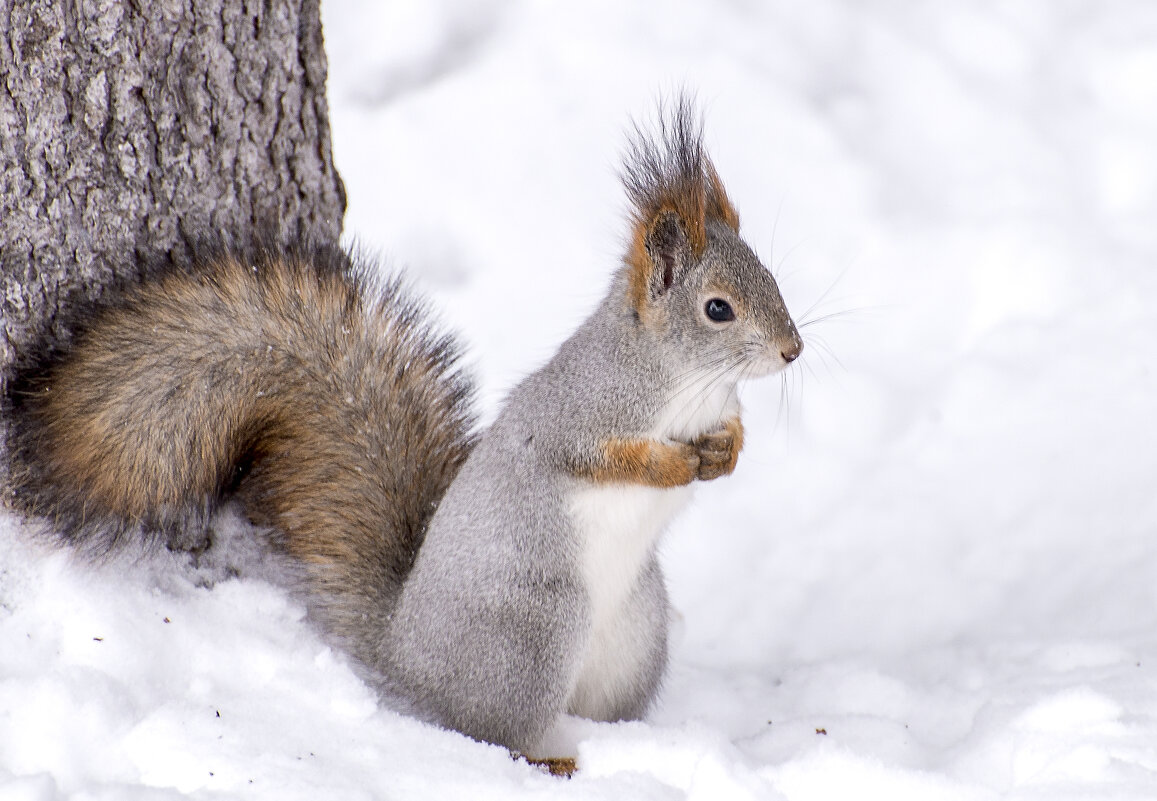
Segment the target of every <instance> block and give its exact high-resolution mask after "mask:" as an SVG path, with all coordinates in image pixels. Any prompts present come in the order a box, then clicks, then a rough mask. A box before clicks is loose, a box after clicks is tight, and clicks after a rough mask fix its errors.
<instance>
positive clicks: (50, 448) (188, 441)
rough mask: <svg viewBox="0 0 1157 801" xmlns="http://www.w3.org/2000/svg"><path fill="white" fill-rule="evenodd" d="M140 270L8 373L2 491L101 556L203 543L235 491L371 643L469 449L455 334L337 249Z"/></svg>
mask: <svg viewBox="0 0 1157 801" xmlns="http://www.w3.org/2000/svg"><path fill="white" fill-rule="evenodd" d="M143 272H144V273H145V277H144V278H142V279H141V280H139V281H137V282H133V283H130V284H129V285H128V286H127V287H125V288H122V289H121V290H120V291H118V292H116V293H114V294H113V296H112V298H111V299H110V300H108V301H106V302H104V303H102V304H100V305H98V306H96V307H88V308H81V309H79V310H74V312H73V316H74V318H75V319H76V320H77V323H78V324H77V326H75V331H74V334H73V336H72V340H71V342H70V343H69V344H67V345H66V346H64V347H63V348H61V349H59V350H58V351H57V352H55V353H51V354H48V355H45V354H41V355H40V358H38V359H34V360H33V361H34V363H33V364H31V365H28V366H25V367H24V368H23V369H21V370H20V371H19V372H18V373H17V374H16V376H15V378H14V380H13V381H12V382H11V386H10V390H9V392H8V398H7V406H8V409H7V411H8V417H9V421H10V425H9V432H8V440H9V441H8V453H9V458H10V461H11V464H10V469H9V474H10V483H11V488H10V489H11V497H12V499H13V502H14V504H15V505H16V506H17V507H18V508H19V509H20V510H22V511H24V512H26V513H30V514H35V515H38V516H40V517H44V518H47V519H48V520H50V521H51V523H52V524H53V528H54V530H56V531H58V532H60V533H61V534H62V535H63V536H64V537H65V538H67V539H68V540H69V541H71V542H73V543H74V544H76V545H78V546H80V547H82V548H83V549H85V550H87V551H88V552H90V553H99V552H101V551H103V550H107V549H108V548H111V547H114V546H115V545H116V544H117V542H119V541H120V540H123V539H126V538H128V537H134V536H140V535H141V534H143V535H145V536H150V537H154V538H164V539H169V540H174V541H175V540H181V539H186V540H187V538H188V537H189V536H190V534H189V533H188V532H190V531H191V532H192V535H191V536H193V537H197V536H198V532H199V531H203V530H204V526H205V524H206V521H207V519H208V517H209V516H210V515H211V514H212V512H213V510H214V509H215V508H216V507H217V506H218V505H219V504H220V503H221V502H222V501H223V500H225V499H227V498H229V497H236V498H238V499H240V501H241V503H242V505H243V508H244V510H245V512H246V513H247V515H248V516H249V517H250V518H251V519H252V520H253V521H254V522H255V523H258V524H260V525H262V526H265V527H268V528H269V529H270V530H271V532H273V535H274V536H275V537H276V538H277V540H278V543H279V544H280V545H281V546H282V547H283V548H284V549H285V550H286V551H287V552H288V553H289V554H290V555H291V556H293V557H295V559H296V560H297V561H299V562H300V563H301V564H302V566H303V567H304V570H305V574H306V577H307V579H306V580H307V583H308V589H307V594H308V598H309V601H310V606H311V613H312V614H313V615H314V616H315V617H316V618H319V620H320V622H321V623H322V625H323V626H324V627H325V629H326V630H328V631H329V632H330V633H331V634H332V635H333V636H335V637H336V638H338V639H339V640H341V641H342V642H344V643H347V647H349V648H350V649H351V650H352V651H354V653H355V656H358V657H359V658H361V657H363V656H365V654H363V653H360V651H362V650H363V649H362V648H361V647H360V646H359V645H358V643H359V641H360V640H359V636H358V635H360V634H361V633H362V632H363V630H364V628H365V625H366V621H365V619H364V618H365V615H367V614H370V615H371V616H372V617H373V618H374V621H373V622H374V623H376V624H377V625H378V626H379V628H380V627H382V626H384V618H385V617H386V616H387V615H388V614H389V608H390V605H391V603H392V601H393V600H394V599H396V597H397V595H398V592H399V590H400V587H401V584H402V581H403V580H404V578H405V576H406V574H407V573H408V572H409V569H410V566H411V564H412V561H413V558H414V555H415V554H416V553H417V550H418V548H419V547H420V545H421V540H422V537H423V536H424V533H425V530H426V527H427V525H428V523H429V519H430V517H431V515H432V514H433V510H434V508H435V507H436V505H437V503H438V500H439V499H440V498H441V496H442V494H443V493H444V492H445V489H446V487H447V486H449V483H450V481H451V480H452V479H453V477H454V475H455V474H456V473H457V471H458V469H459V467H460V466H461V464H462V462H463V461H464V459H465V458H466V455H467V454H468V453H469V451H470V449H471V447H472V446H473V437H472V435H471V433H470V431H471V428H472V425H473V413H472V411H471V395H472V388H471V385H470V383H469V381H468V380H467V379H466V378H465V377H464V376H463V375H462V374H461V373H460V372H459V371H458V370H457V368H456V366H457V361H458V348H457V346H456V345H455V343H454V342H453V341H452V340H451V339H450V338H449V337H448V336H446V335H443V334H440V333H438V332H437V331H435V330H434V328H433V327H432V326H431V324H430V322H429V317H430V315H429V314H428V312H427V310H426V309H425V308H423V306H422V305H421V304H420V303H419V302H418V301H416V300H415V299H413V298H411V297H410V296H409V294H408V293H407V292H406V291H405V290H404V288H403V287H402V286H400V284H399V282H398V281H397V280H396V279H395V280H392V281H387V282H381V281H379V280H378V279H376V278H374V277H373V274H372V265H370V264H368V263H365V262H359V261H356V260H355V259H353V258H352V257H351V256H350V255H348V254H347V253H346V252H345V251H343V250H342V249H340V248H339V247H337V246H336V245H330V244H324V243H299V244H297V245H295V246H292V247H289V248H284V247H280V246H273V245H269V244H256V245H254V246H252V247H250V248H248V249H244V250H236V249H227V248H224V247H221V246H216V245H210V246H203V247H201V248H200V249H199V250H198V251H197V252H196V254H195V256H194V258H193V259H192V262H191V263H190V264H189V265H186V266H178V265H176V264H172V263H166V262H163V263H161V264H160V265H157V266H154V267H151V268H150V269H147V270H144V271H143ZM182 544H184V545H188V543H187V542H184V543H182Z"/></svg>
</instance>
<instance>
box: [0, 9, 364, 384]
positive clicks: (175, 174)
mask: <svg viewBox="0 0 1157 801" xmlns="http://www.w3.org/2000/svg"><path fill="white" fill-rule="evenodd" d="M325 81H326V60H325V53H324V50H323V47H322V35H321V22H320V18H319V10H318V0H0V267H2V270H3V272H2V277H0V281H2V284H0V314H2V323H3V326H2V327H3V339H2V340H0V374H3V373H6V372H7V368H8V367H9V366H11V365H12V364H13V361H14V359H16V358H17V357H18V356H20V354H21V349H22V348H24V347H27V346H28V343H30V342H37V341H39V342H43V341H44V339H43V337H44V336H45V335H48V336H49V337H50V338H56V337H59V336H62V335H64V334H65V333H66V332H63V331H59V330H57V326H58V324H57V322H56V316H57V312H58V310H59V308H60V307H61V304H62V303H64V302H69V301H70V300H71V299H75V298H77V297H78V296H79V297H90V298H91V297H96V296H98V295H99V294H100V292H101V289H102V287H105V286H107V285H108V284H109V282H110V281H112V280H113V279H114V277H115V276H117V275H118V274H122V273H124V272H126V271H129V270H132V269H133V263H134V261H135V257H137V256H141V255H144V254H156V253H158V252H161V253H170V254H172V255H174V256H175V257H176V258H178V259H179V258H181V257H182V255H183V254H187V252H188V245H189V243H190V242H191V241H193V240H194V239H196V238H198V237H200V236H204V234H205V233H206V232H216V233H218V234H223V235H224V236H226V237H229V238H232V239H235V240H243V239H245V238H247V237H248V236H249V235H251V233H252V232H253V231H254V230H255V229H258V228H261V229H264V230H267V231H274V232H276V233H277V235H279V236H280V237H281V238H282V239H288V238H291V237H294V236H300V235H313V236H324V237H334V238H335V237H337V236H338V235H339V234H340V232H341V218H342V214H343V212H344V209H345V194H344V190H343V188H342V185H341V180H340V178H339V177H338V175H337V172H336V171H335V169H334V166H333V157H332V152H331V142H330V131H329V121H328V109H327V106H326V97H325ZM2 384H3V380H2V379H0V388H2Z"/></svg>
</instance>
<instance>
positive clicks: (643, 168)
mask: <svg viewBox="0 0 1157 801" xmlns="http://www.w3.org/2000/svg"><path fill="white" fill-rule="evenodd" d="M622 178H623V184H624V186H625V187H626V190H627V197H628V198H629V199H630V201H631V205H632V214H631V218H632V219H631V222H632V236H631V247H630V249H629V251H628V253H627V257H626V260H627V263H628V265H629V266H630V270H631V287H632V290H631V295H632V297H631V300H632V304H633V305H634V307H635V310H636V311H640V312H641V311H642V309H643V304H645V303H646V302H647V301H648V300H649V298H650V297H653V296H654V295H652V292H654V290H655V288H656V287H660V288H661V289H663V290H665V289H669V288H670V287H671V285H672V283H673V282H675V281H678V280H679V279H680V267H683V268H686V267H688V266H690V264H691V263H692V262H693V261H694V259H697V258H699V257H700V256H702V255H703V251H704V249H705V248H706V247H707V223H708V222H710V221H720V222H722V223H724V224H726V225H727V226H729V227H730V228H731V229H732V230H734V231H738V230H739V215H738V214H737V213H736V212H735V208H734V206H732V205H731V201H730V200H728V198H727V193H726V191H724V189H723V182H722V181H721V180H720V179H719V175H718V173H716V172H715V167H714V166H713V165H712V164H711V160H710V158H708V156H707V154H706V152H705V151H704V149H703V122H702V118H701V116H700V115H699V113H698V112H697V111H696V110H695V104H694V102H693V100H692V99H691V98H690V97H688V96H687V95H686V94H679V95H678V96H677V97H676V98H675V101H674V103H673V104H672V105H671V107H670V108H668V107H667V106H666V104H664V103H663V102H662V101H660V103H659V114H658V121H657V124H656V125H655V127H654V129H653V130H646V129H644V128H643V127H641V126H640V125H639V124H638V123H636V124H635V130H634V136H633V137H632V138H631V141H630V144H629V146H628V148H627V154H626V158H625V159H624V162H623V168H622ZM674 231H677V232H678V235H679V237H680V240H679V241H680V242H682V243H683V247H684V251H678V252H676V250H674V249H672V248H671V247H670V246H669V245H670V241H671V237H672V236H674V233H673V232H674ZM664 243H666V244H664ZM668 256H672V258H668ZM656 272H657V273H658V279H659V280H653V276H654V275H655V274H656Z"/></svg>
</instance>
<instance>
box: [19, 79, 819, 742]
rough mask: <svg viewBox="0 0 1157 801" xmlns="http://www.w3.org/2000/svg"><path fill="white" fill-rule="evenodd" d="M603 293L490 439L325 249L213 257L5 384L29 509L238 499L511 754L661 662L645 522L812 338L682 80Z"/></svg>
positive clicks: (405, 306)
mask: <svg viewBox="0 0 1157 801" xmlns="http://www.w3.org/2000/svg"><path fill="white" fill-rule="evenodd" d="M623 178H624V183H625V186H626V190H627V194H628V197H629V199H630V201H631V206H632V217H631V220H630V240H629V244H628V249H627V252H626V255H625V257H624V259H623V263H622V265H621V267H620V268H619V269H618V270H617V271H616V272H615V274H614V277H613V279H612V281H611V285H610V289H609V291H608V292H607V294H606V297H605V298H604V299H603V301H602V302H601V303H600V304H599V305H598V307H597V308H596V309H595V311H594V312H593V314H592V315H591V316H590V317H589V318H588V319H587V320H586V322H584V323H583V324H582V325H581V326H580V327H579V329H578V330H577V331H576V332H575V333H574V334H573V335H572V336H571V337H570V338H569V339H568V340H567V341H566V342H564V343H563V345H562V346H561V347H560V348H559V350H558V352H557V353H556V354H555V355H554V357H553V358H552V359H551V360H550V361H549V362H548V363H547V364H546V365H545V366H544V367H542V368H541V369H539V370H538V371H536V372H534V373H533V374H531V375H530V376H529V377H527V378H526V379H525V380H523V381H522V382H521V383H520V384H519V385H518V386H517V387H516V388H515V389H514V390H513V391H512V392H511V393H510V395H509V397H508V398H507V399H506V401H505V403H504V405H503V406H502V409H501V411H500V413H499V414H498V417H497V419H495V421H494V422H493V424H491V425H490V426H489V427H488V428H486V429H485V430H484V431H482V432H481V433H480V434H474V433H472V432H473V429H474V416H473V412H472V410H471V409H472V387H471V384H470V382H469V381H468V380H467V379H466V378H465V377H464V376H463V375H462V373H461V371H460V370H459V369H458V366H457V359H458V348H457V346H456V345H455V344H454V343H453V341H452V340H451V339H450V338H449V337H447V336H445V335H441V334H439V333H437V332H436V331H435V330H434V329H433V328H432V327H431V326H430V324H429V323H428V321H427V315H426V314H425V312H424V310H423V307H422V306H421V305H420V304H418V303H416V302H415V301H414V300H413V299H411V298H410V297H409V295H408V294H407V293H406V292H405V291H403V290H402V289H401V288H400V287H399V286H398V284H397V282H396V281H394V282H388V283H385V284H382V283H381V282H379V281H377V280H375V279H374V278H372V277H371V276H372V265H369V264H366V263H365V262H362V261H359V260H358V259H356V258H354V257H352V256H350V255H349V254H347V253H346V252H344V251H342V250H341V249H339V248H338V247H337V246H335V245H332V244H317V243H312V244H311V243H302V244H299V245H296V246H293V247H289V248H286V247H276V246H272V245H266V246H262V245H260V244H258V245H255V246H252V247H246V248H237V249H229V248H221V247H218V248H211V249H209V250H205V251H202V252H200V253H198V254H197V255H196V257H195V259H194V260H193V263H192V265H190V266H177V265H173V264H162V265H160V266H152V267H149V268H148V269H143V270H142V272H143V274H144V277H142V278H141V279H140V280H138V281H135V282H130V284H129V285H128V286H125V287H123V288H121V289H120V290H118V291H117V292H115V293H113V297H112V299H111V300H109V301H106V302H104V303H102V304H101V305H100V306H99V307H97V308H95V309H94V308H86V309H81V310H80V311H78V312H77V325H76V333H75V336H74V338H73V341H72V342H71V343H69V344H68V345H67V346H66V347H63V348H61V349H58V350H57V351H56V352H51V353H48V352H45V353H39V354H35V355H34V356H33V357H32V358H30V359H29V360H28V363H27V364H25V365H23V366H22V367H21V368H20V370H19V371H18V372H17V374H16V376H15V378H14V379H13V380H12V382H11V383H10V390H9V392H8V394H7V398H6V406H7V408H6V413H7V414H8V416H9V433H8V443H7V445H8V448H7V450H8V455H9V461H10V464H9V477H10V484H11V487H10V498H11V503H12V505H13V506H14V507H15V508H16V509H18V510H19V511H22V512H24V513H26V514H29V515H34V516H37V517H43V518H48V519H49V520H51V521H52V522H53V528H54V529H55V530H57V531H59V532H61V533H62V534H63V535H64V537H65V538H66V539H68V540H69V541H70V542H73V543H75V544H77V545H79V546H81V547H86V548H89V549H92V550H96V551H100V550H101V549H107V548H109V547H113V546H115V544H116V543H117V542H118V541H119V540H122V539H125V538H131V537H140V536H149V535H150V534H151V535H153V536H157V537H161V538H169V539H177V538H179V537H180V536H182V534H181V533H182V532H187V531H190V530H192V531H194V532H195V531H197V530H199V529H200V528H203V527H204V525H205V521H206V520H207V519H208V518H209V516H210V515H212V513H213V511H214V510H215V509H216V508H217V507H218V506H219V505H220V503H222V501H223V500H225V499H228V498H236V499H237V500H239V502H240V504H241V506H242V508H243V509H244V511H245V512H246V514H247V515H248V516H249V517H250V518H251V519H252V520H253V521H254V522H256V523H258V524H259V525H261V526H263V527H266V528H267V529H268V530H269V531H270V532H271V536H272V537H274V538H275V541H276V543H277V544H278V546H279V547H280V548H283V549H284V551H285V552H287V553H288V554H289V555H290V556H291V557H292V558H293V559H294V560H295V561H296V562H297V563H298V564H300V566H301V577H300V581H301V582H302V588H303V591H304V595H305V597H306V598H307V599H308V605H309V612H310V615H311V617H312V618H313V619H314V620H315V621H316V622H317V623H318V625H319V626H320V628H321V629H322V630H323V631H324V632H326V634H327V635H328V636H329V637H330V638H332V639H333V640H334V641H335V642H336V643H338V644H340V646H341V647H343V648H344V649H346V650H347V651H348V652H349V653H350V654H351V655H352V657H353V658H354V660H355V663H356V665H357V666H358V669H359V670H360V671H361V673H362V675H363V676H364V677H365V678H366V679H367V681H369V682H370V683H371V684H372V685H374V686H375V688H376V689H377V690H378V691H379V692H380V693H381V694H382V696H383V697H384V698H385V699H387V702H389V703H393V704H395V705H397V706H399V707H401V708H403V709H405V710H406V711H408V712H410V713H412V714H415V715H417V716H420V717H423V718H425V719H427V720H430V721H433V722H435V723H437V724H440V725H443V726H446V727H450V728H453V729H457V730H458V731H461V732H463V733H465V734H467V735H469V736H471V737H474V738H477V739H480V740H484V741H489V742H492V743H498V744H501V745H504V746H506V747H508V748H510V749H512V750H513V751H516V752H523V753H526V752H529V751H532V750H533V749H534V747H535V746H536V744H537V743H538V742H539V741H540V739H541V738H542V736H543V735H544V733H545V732H547V730H548V729H549V728H550V727H551V726H552V725H553V724H554V723H555V721H556V720H557V719H558V718H559V716H561V715H562V714H564V713H570V714H575V715H580V716H585V717H588V718H592V719H595V720H607V721H614V720H622V719H636V718H639V717H640V716H642V715H643V714H644V713H645V712H646V710H647V708H648V707H649V705H650V704H651V703H652V701H653V700H654V698H655V696H656V693H657V691H658V688H659V685H660V682H661V679H662V676H663V672H664V668H665V665H666V662H667V627H668V617H669V614H670V612H669V607H668V601H667V594H666V590H665V586H664V581H663V574H662V570H661V567H660V564H659V561H658V559H657V556H656V540H657V538H658V537H659V535H660V534H661V532H662V530H663V528H664V527H665V526H666V524H667V523H668V521H669V520H670V518H671V517H672V516H673V515H674V514H675V513H676V512H677V511H678V510H679V509H680V508H681V507H682V506H683V505H684V504H685V503H686V502H687V500H688V498H689V496H690V492H691V488H692V486H693V484H694V482H695V481H696V480H699V481H706V480H711V479H715V478H718V477H720V476H723V475H726V474H729V473H731V472H732V470H733V469H734V467H735V464H736V459H737V456H738V454H739V451H740V448H741V447H742V444H743V427H742V425H741V423H740V416H739V415H740V410H739V405H738V401H737V399H736V384H737V383H738V382H739V381H741V380H743V379H747V378H754V377H759V376H763V375H768V374H770V373H774V372H776V371H778V370H781V369H783V368H784V367H785V366H787V365H788V364H789V363H790V362H792V361H793V360H795V359H796V358H797V357H798V356H799V354H800V352H801V349H802V342H801V340H800V337H799V334H798V332H797V330H796V327H795V325H794V324H793V322H792V320H791V317H790V316H789V314H788V311H787V309H786V307H785V305H784V302H783V299H782V298H781V296H780V293H779V289H778V287H777V286H776V283H775V281H774V279H773V278H772V275H771V273H770V272H769V271H768V270H767V269H766V268H765V267H764V266H763V265H762V264H761V263H760V261H759V259H758V258H757V257H756V255H755V254H754V253H753V252H752V251H751V249H750V248H749V247H748V246H747V245H746V244H745V243H744V242H743V240H742V239H741V238H740V236H739V219H738V215H737V214H736V212H735V209H734V207H733V206H732V204H731V202H730V201H729V200H728V198H727V195H726V193H725V191H724V188H723V185H722V182H721V181H720V179H719V176H718V175H717V173H716V171H715V169H714V167H713V166H712V163H711V161H710V159H709V158H708V156H707V155H706V153H705V152H704V149H703V144H702V129H701V123H700V122H699V118H698V116H697V115H696V113H695V112H694V110H693V108H692V104H691V103H690V102H689V101H687V100H686V99H679V100H678V101H677V102H676V103H675V104H674V105H673V107H672V108H670V109H669V111H668V112H667V113H665V114H661V121H660V123H659V125H658V128H657V130H656V131H655V132H654V133H651V134H648V133H647V132H645V131H642V130H640V129H638V128H636V132H635V136H634V138H633V139H632V142H631V145H630V147H629V150H628V153H627V157H626V160H625V166H624V168H623Z"/></svg>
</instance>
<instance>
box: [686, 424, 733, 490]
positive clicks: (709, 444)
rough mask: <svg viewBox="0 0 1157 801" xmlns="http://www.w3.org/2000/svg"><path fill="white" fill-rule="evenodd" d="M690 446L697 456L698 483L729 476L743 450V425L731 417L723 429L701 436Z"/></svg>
mask: <svg viewBox="0 0 1157 801" xmlns="http://www.w3.org/2000/svg"><path fill="white" fill-rule="evenodd" d="M691 444H692V447H694V448H695V449H696V451H697V452H698V454H699V470H698V478H699V480H700V481H711V480H712V479H715V478H719V477H720V476H726V475H730V474H731V472H732V471H733V470H735V463H736V462H737V461H738V460H739V451H740V450H742V449H743V423H741V422H740V421H739V418H738V417H733V418H731V419H730V420H728V421H727V422H726V423H725V424H724V426H723V428H721V429H719V430H718V431H711V432H708V433H706V434H703V435H702V436H700V437H699V438H698V439H696V440H695V441H694V442H693V443H691Z"/></svg>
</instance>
